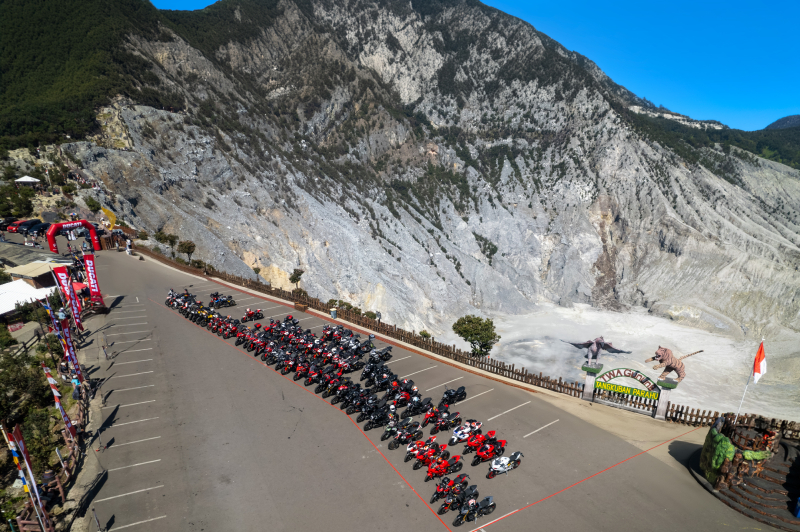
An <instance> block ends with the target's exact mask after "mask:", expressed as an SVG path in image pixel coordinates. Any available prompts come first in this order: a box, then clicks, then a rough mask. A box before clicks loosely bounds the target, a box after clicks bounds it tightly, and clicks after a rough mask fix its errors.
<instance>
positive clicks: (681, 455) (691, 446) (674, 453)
mask: <svg viewBox="0 0 800 532" xmlns="http://www.w3.org/2000/svg"><path fill="white" fill-rule="evenodd" d="M702 448H703V446H702V445H698V444H696V443H689V442H685V441H674V442H672V443H670V444H669V455H670V456H671V457H672V458H674V459H675V461H677V462H679V463H680V464H682V465H683V466H685V467H689V465H690V464H689V463H690V461H691V460H690V459H691V458H692V455H693V454H694V453H695V452H696V451H697V450H698V449H702Z"/></svg>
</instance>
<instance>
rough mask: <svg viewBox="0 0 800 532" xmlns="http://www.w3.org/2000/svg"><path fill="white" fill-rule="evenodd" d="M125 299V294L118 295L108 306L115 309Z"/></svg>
mask: <svg viewBox="0 0 800 532" xmlns="http://www.w3.org/2000/svg"><path fill="white" fill-rule="evenodd" d="M123 299H125V296H117V297H115V298H114V301H112V302H111V304H110V305H109V306H108V308H109V309H113V308H115V307H118V306H119V304H120V303H122V300H123Z"/></svg>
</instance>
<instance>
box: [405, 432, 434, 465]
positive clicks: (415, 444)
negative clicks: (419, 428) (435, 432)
mask: <svg viewBox="0 0 800 532" xmlns="http://www.w3.org/2000/svg"><path fill="white" fill-rule="evenodd" d="M435 442H436V436H431V437H430V438H428V439H427V440H425V441H424V442H421V441H419V440H418V441H412V442H411V443H409V444H408V447H406V457H405V458H404V459H403V462H410V461H411V460H412V459H414V458H417V457H418V456H420V455H421V454H424V453H425V452H427V451H428V449H430V448H431V445H433V444H434V443H435Z"/></svg>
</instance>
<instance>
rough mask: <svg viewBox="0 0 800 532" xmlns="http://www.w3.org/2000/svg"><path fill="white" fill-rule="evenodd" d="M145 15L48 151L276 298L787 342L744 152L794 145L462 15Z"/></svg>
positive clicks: (431, 6) (796, 300)
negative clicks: (573, 314) (538, 313)
mask: <svg viewBox="0 0 800 532" xmlns="http://www.w3.org/2000/svg"><path fill="white" fill-rule="evenodd" d="M156 15H157V16H158V17H160V18H159V20H160V22H159V25H158V26H157V28H158V29H157V30H156V29H155V28H154V29H153V31H152V32H150V33H147V32H136V31H130V32H128V33H126V34H125V38H124V39H123V42H124V45H123V48H122V49H121V51H122V52H124V53H126V54H130V55H133V56H135V57H136V58H137V60H136V64H139V65H146V68H145V69H144V70H142V71H140V72H138V73H137V74H135V75H133V74H132V76H133V79H134V80H136V81H131V86H133V87H134V89H132V90H131V91H129V92H127V93H126V92H122V94H123V97H122V98H120V99H117V100H115V101H114V103H113V104H112V105H110V106H109V107H108V108H105V109H103V110H101V115H102V116H103V117H104V118H103V120H102V122H101V124H100V126H98V127H99V133H98V135H97V136H95V137H91V142H75V143H71V144H66V145H63V146H62V150H63V151H64V152H66V153H69V154H71V155H72V156H73V157H75V158H77V159H79V160H80V161H82V163H83V165H84V167H85V168H86V171H87V172H89V173H91V174H92V175H94V176H95V177H97V178H98V179H102V180H103V182H104V183H105V185H106V187H107V188H108V189H109V191H110V192H111V193H109V194H101V196H100V198H99V199H100V200H101V201H103V202H104V203H105V204H107V205H109V206H110V207H112V208H113V209H114V210H116V211H117V212H118V213H119V214H120V216H122V217H123V218H126V219H127V220H128V221H129V222H130V223H132V224H134V225H136V226H137V227H142V228H145V229H147V230H150V231H154V230H157V229H165V230H167V231H171V232H176V233H178V234H180V235H181V236H182V238H191V239H192V240H194V241H195V242H196V243H198V251H197V253H196V257H197V258H201V259H203V260H206V261H208V262H210V263H212V264H214V265H215V266H217V267H219V268H224V269H227V270H229V271H233V272H237V273H245V272H247V271H248V268H249V267H253V266H256V267H259V268H261V275H262V276H263V277H265V278H266V279H269V280H270V281H272V282H274V283H276V284H281V285H283V286H286V285H287V272H290V271H291V270H292V269H293V268H294V267H297V266H298V265H300V266H301V267H302V268H303V269H304V270H306V272H307V273H306V274H305V276H304V277H303V285H304V287H305V288H306V289H307V290H308V291H309V293H312V294H314V295H317V296H319V297H321V298H334V297H335V298H337V299H339V298H343V299H348V300H350V301H352V302H353V303H356V304H358V305H359V306H361V307H362V308H364V309H377V310H381V311H382V312H383V313H384V316H386V317H387V319H389V320H391V321H394V322H397V323H400V324H404V325H406V326H408V327H410V328H414V329H419V328H422V327H427V328H429V330H434V331H437V332H438V331H442V330H444V329H446V328H447V327H448V325H449V323H451V322H452V320H453V318H454V317H457V316H458V315H461V314H463V313H466V312H474V311H475V309H480V310H487V311H503V312H511V313H519V312H524V311H526V310H529V309H531V308H533V306H534V305H535V304H536V303H537V302H539V301H555V302H558V303H560V304H562V305H571V304H573V303H575V302H581V303H590V304H593V305H596V306H599V307H603V308H610V309H614V310H620V311H623V310H625V309H626V308H630V307H631V306H634V305H636V306H639V305H642V306H645V307H647V308H648V309H650V310H651V312H653V313H656V314H659V315H664V316H668V317H672V318H673V319H676V320H681V321H684V322H686V323H688V324H691V325H694V326H699V327H703V328H706V329H708V330H713V331H716V332H720V333H723V334H728V335H732V336H734V337H737V338H739V337H742V336H745V335H758V334H763V332H764V331H765V330H770V331H782V330H784V329H791V330H798V328H800V318H799V317H798V316H799V315H800V295H798V294H800V278H799V277H798V272H797V265H798V264H799V263H800V212H798V210H797V209H798V207H797V206H798V205H800V175H799V173H798V171H797V170H794V169H792V168H790V167H788V166H785V165H783V164H780V163H778V162H774V161H769V160H765V159H762V158H758V157H755V156H754V155H752V153H761V154H764V155H765V156H767V157H769V158H780V159H781V160H785V161H787V162H788V163H792V162H793V161H800V157H798V158H797V159H795V157H796V153H795V151H792V146H793V144H792V143H793V142H794V141H793V138H794V137H792V136H791V135H792V131H793V130H782V131H783V133H782V135H783V136H782V137H778V136H775V135H777V132H763V133H764V135H765V136H763V137H762V138H761V140H760V141H759V140H755V139H758V138H759V137H754V136H748V135H745V134H744V133H743V132H736V131H732V130H725V131H722V132H718V133H717V132H713V131H707V132H704V131H701V130H692V131H685V130H683V129H680V127H683V126H680V125H679V124H662V123H661V121H659V119H650V118H647V117H642V116H639V115H636V114H635V113H630V112H628V111H627V106H628V105H633V104H635V105H640V106H641V105H643V104H644V102H642V101H640V100H639V99H638V98H636V97H635V96H634V95H632V94H630V93H629V92H628V91H626V90H625V89H624V88H622V87H619V86H618V85H616V84H614V83H613V81H611V80H610V79H608V78H607V77H606V76H605V75H604V74H603V73H602V72H601V71H600V70H599V69H598V68H597V67H596V65H594V64H593V63H591V61H589V60H588V59H586V58H584V57H582V56H580V55H578V54H575V53H571V52H568V51H566V50H565V49H563V47H561V46H560V45H558V44H557V43H555V42H554V41H552V40H551V39H549V38H547V37H546V36H544V35H542V34H541V33H539V32H537V31H536V30H535V29H534V28H533V27H531V26H530V25H529V24H526V23H524V22H522V21H520V20H518V19H515V18H513V17H510V16H507V15H505V14H503V13H501V12H499V11H497V10H494V9H491V8H488V7H486V6H483V5H482V4H480V3H478V2H460V1H447V2H411V3H408V2H392V1H384V2H365V1H359V0H355V1H350V2H333V1H304V2H289V1H281V2H279V3H273V4H267V3H260V2H252V1H245V0H241V1H224V2H220V3H218V4H215V6H212V7H211V8H208V9H206V10H203V11H202V12H193V13H174V12H166V13H164V12H160V13H157V14H156ZM145 71H146V72H149V76H145V75H144V74H142V72H145ZM137 76H138V77H137ZM145 78H149V79H150V80H149V81H145V82H144V84H143V83H142V82H141V81H139V80H144V79H145ZM137 84H138V85H137ZM138 88H145V89H146V88H150V89H152V90H153V91H155V92H157V93H158V94H170V95H173V96H172V97H171V99H172V100H174V102H175V105H172V106H165V105H157V106H156V107H155V108H154V107H153V106H146V105H140V103H141V102H140V101H139V100H138V99H137V93H136V92H135V91H136V90H138ZM161 107H165V108H166V107H172V109H171V110H170V109H169V108H167V109H161ZM686 129H691V128H686ZM756 133H762V132H756ZM717 134H719V135H726V136H719V137H717V136H715V135H717ZM767 135H773V136H767ZM778 138H780V139H783V140H782V141H781V142H783V144H781V145H780V146H783V150H784V151H779V149H778V148H779V146H777V145H773V144H770V143H771V142H773V139H778ZM739 144H741V145H742V146H743V147H745V148H747V149H748V150H750V151H744V149H742V148H738V147H737V145H739ZM751 144H752V146H751ZM122 146H125V147H128V148H130V149H129V150H127V151H123V150H120V149H118V148H120V147H122ZM794 146H797V144H794ZM765 149H766V150H767V151H766V152H765V151H764V150H765Z"/></svg>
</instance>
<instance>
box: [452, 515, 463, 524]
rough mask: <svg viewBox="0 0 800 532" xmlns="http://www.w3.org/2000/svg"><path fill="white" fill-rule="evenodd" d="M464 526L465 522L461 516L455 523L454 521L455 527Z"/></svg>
mask: <svg viewBox="0 0 800 532" xmlns="http://www.w3.org/2000/svg"><path fill="white" fill-rule="evenodd" d="M463 524H464V520H463V519H461V516H460V515H459V516H458V517H456V519H455V521H453V526H461V525H463Z"/></svg>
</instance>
